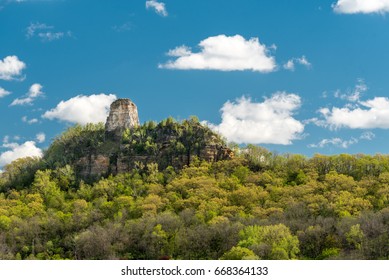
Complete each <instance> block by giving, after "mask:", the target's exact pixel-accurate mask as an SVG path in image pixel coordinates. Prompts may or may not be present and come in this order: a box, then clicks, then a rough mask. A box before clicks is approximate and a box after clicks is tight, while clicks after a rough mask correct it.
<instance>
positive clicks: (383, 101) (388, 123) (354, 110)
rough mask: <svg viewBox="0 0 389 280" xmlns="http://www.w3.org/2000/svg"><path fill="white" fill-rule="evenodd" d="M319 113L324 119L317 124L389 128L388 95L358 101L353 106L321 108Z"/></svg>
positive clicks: (358, 127)
mask: <svg viewBox="0 0 389 280" xmlns="http://www.w3.org/2000/svg"><path fill="white" fill-rule="evenodd" d="M319 113H320V114H321V115H322V118H323V119H322V120H318V121H317V122H316V124H318V125H321V126H329V127H330V128H331V129H337V128H342V127H346V128H351V129H373V128H382V129H388V128H389V98H387V97H375V98H373V99H370V100H366V101H358V103H357V104H355V105H354V106H352V107H351V108H350V106H347V105H346V106H345V107H342V108H338V107H332V108H321V109H320V110H319Z"/></svg>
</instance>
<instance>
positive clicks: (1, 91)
mask: <svg viewBox="0 0 389 280" xmlns="http://www.w3.org/2000/svg"><path fill="white" fill-rule="evenodd" d="M9 94H11V93H10V92H9V91H7V90H5V89H3V88H2V87H0V98H2V97H5V96H7V95H9Z"/></svg>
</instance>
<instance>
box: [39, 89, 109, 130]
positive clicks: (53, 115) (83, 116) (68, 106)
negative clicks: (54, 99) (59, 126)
mask: <svg viewBox="0 0 389 280" xmlns="http://www.w3.org/2000/svg"><path fill="white" fill-rule="evenodd" d="M115 100H116V96H115V95H113V94H109V95H107V94H103V93H101V94H93V95H90V96H84V95H78V96H76V97H73V98H71V99H69V100H66V101H61V102H60V103H59V104H58V105H57V106H56V107H55V108H54V109H51V110H49V111H47V112H45V113H44V114H43V116H42V117H43V118H46V119H49V120H53V119H57V120H60V121H65V122H70V123H78V124H82V125H84V124H87V123H98V122H105V121H106V118H107V115H108V113H109V107H110V105H111V103H112V102H113V101H115Z"/></svg>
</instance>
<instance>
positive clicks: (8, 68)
mask: <svg viewBox="0 0 389 280" xmlns="http://www.w3.org/2000/svg"><path fill="white" fill-rule="evenodd" d="M25 68H26V64H25V63H24V62H23V61H20V60H19V58H18V57H17V56H15V55H12V56H7V57H5V58H4V59H3V60H0V80H6V81H10V80H23V78H24V77H22V76H21V75H22V71H23V69H25Z"/></svg>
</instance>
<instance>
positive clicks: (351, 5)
mask: <svg viewBox="0 0 389 280" xmlns="http://www.w3.org/2000/svg"><path fill="white" fill-rule="evenodd" d="M332 7H333V9H334V11H335V12H337V13H341V14H357V13H363V14H369V13H387V12H389V0H338V1H337V3H335V4H333V6H332Z"/></svg>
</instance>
